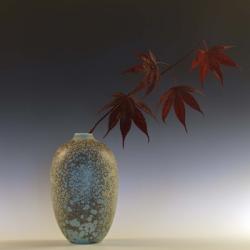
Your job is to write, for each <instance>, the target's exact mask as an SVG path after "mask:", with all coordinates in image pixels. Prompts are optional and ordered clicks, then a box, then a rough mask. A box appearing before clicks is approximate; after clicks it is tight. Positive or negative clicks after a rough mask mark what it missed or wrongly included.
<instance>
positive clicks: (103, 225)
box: [51, 133, 118, 244]
mask: <svg viewBox="0 0 250 250" xmlns="http://www.w3.org/2000/svg"><path fill="white" fill-rule="evenodd" d="M51 191H52V200H53V207H54V212H55V216H56V219H57V222H58V224H59V227H60V228H61V230H62V232H63V234H64V235H65V237H66V238H67V239H68V240H69V241H70V242H72V243H77V244H88V243H95V242H99V241H101V240H102V239H103V238H104V237H105V236H106V234H107V233H108V231H109V228H110V226H111V224H112V221H113V217H114V213H115V209H116V202H117V192H118V172H117V164H116V160H115V157H114V155H113V153H112V151H111V150H110V149H108V148H107V146H106V145H105V144H103V143H100V142H99V141H97V140H96V139H94V137H93V136H92V134H87V133H86V134H75V136H74V137H73V139H72V140H70V141H69V142H68V143H66V144H64V145H62V146H61V147H59V149H58V150H57V151H56V153H55V155H54V158H53V161H52V167H51Z"/></svg>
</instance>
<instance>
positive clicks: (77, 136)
mask: <svg viewBox="0 0 250 250" xmlns="http://www.w3.org/2000/svg"><path fill="white" fill-rule="evenodd" d="M85 139H94V135H93V134H92V133H74V136H73V140H85Z"/></svg>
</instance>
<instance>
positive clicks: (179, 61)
mask: <svg viewBox="0 0 250 250" xmlns="http://www.w3.org/2000/svg"><path fill="white" fill-rule="evenodd" d="M199 44H200V42H199ZM199 44H198V45H199ZM198 45H197V46H195V47H194V48H193V49H191V50H190V51H188V53H186V54H185V55H184V56H183V57H181V58H180V59H179V60H177V61H176V62H175V63H173V64H171V65H169V66H168V67H167V68H166V69H165V70H163V71H162V72H161V73H160V74H161V75H164V74H165V73H167V72H168V71H170V70H171V69H173V68H174V67H176V66H177V65H179V64H180V63H182V62H183V61H184V60H185V59H186V58H188V57H189V56H190V55H191V54H192V53H193V52H194V51H195V50H196V49H197V47H198ZM142 88H143V82H141V84H140V85H139V86H137V87H136V88H135V89H133V90H132V91H130V92H128V94H127V95H128V96H131V95H135V94H136V93H137V92H139V91H140V90H142ZM112 111H113V109H110V110H109V111H108V112H107V113H105V114H104V115H103V116H102V117H101V118H100V119H99V120H98V121H97V122H96V123H95V124H94V126H93V127H92V128H91V129H90V130H89V133H93V131H94V130H95V129H96V127H97V126H98V125H99V124H100V123H101V122H102V121H103V120H104V119H105V118H106V117H107V116H108V115H109V114H110V113H111V112H112Z"/></svg>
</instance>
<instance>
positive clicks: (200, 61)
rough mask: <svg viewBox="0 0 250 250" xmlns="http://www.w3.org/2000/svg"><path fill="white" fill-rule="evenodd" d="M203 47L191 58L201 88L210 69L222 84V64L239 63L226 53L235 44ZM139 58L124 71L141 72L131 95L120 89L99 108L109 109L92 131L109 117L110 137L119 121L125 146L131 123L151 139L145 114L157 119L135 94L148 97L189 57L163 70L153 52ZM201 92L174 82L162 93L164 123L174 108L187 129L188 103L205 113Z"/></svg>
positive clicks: (231, 64) (233, 65)
mask: <svg viewBox="0 0 250 250" xmlns="http://www.w3.org/2000/svg"><path fill="white" fill-rule="evenodd" d="M204 47H205V48H202V49H200V48H199V49H198V50H197V51H196V56H195V58H194V59H193V61H192V64H191V69H192V70H194V69H196V68H197V67H199V80H200V83H201V86H202V88H203V85H204V82H205V78H206V77H207V75H208V73H209V72H210V73H212V74H213V75H214V76H215V77H216V79H218V80H219V81H220V83H221V85H223V82H224V80H223V73H222V70H221V65H224V66H229V67H238V64H236V63H235V62H234V61H233V60H232V59H231V58H230V57H229V56H227V55H226V54H225V50H227V49H230V48H232V46H228V45H217V46H213V47H210V48H208V47H207V46H206V43H205V46H204ZM192 51H193V50H192ZM192 51H191V52H192ZM187 55H189V54H187ZM137 59H138V60H139V61H140V63H138V64H136V65H134V66H132V67H130V68H128V69H127V70H125V71H123V73H136V74H137V73H142V75H143V76H142V79H141V80H140V81H139V83H138V84H137V85H136V86H135V88H134V89H133V90H132V91H130V92H129V93H128V94H124V93H121V92H119V93H115V94H113V97H112V100H111V102H109V103H108V104H106V105H105V106H104V107H103V108H102V109H101V110H100V111H101V112H103V111H106V113H105V114H104V115H103V117H101V119H100V120H98V121H97V123H96V124H95V125H94V127H93V128H92V129H91V130H90V132H91V133H92V132H93V131H94V129H95V128H96V126H97V125H98V124H99V123H100V122H101V121H102V120H103V119H104V118H106V117H107V116H108V130H107V132H106V134H105V135H104V137H105V136H107V135H108V134H109V132H110V131H111V130H112V129H113V128H114V127H115V126H116V125H117V124H118V122H119V124H120V131H121V134H122V145H123V147H124V142H125V138H126V136H127V135H128V133H129V131H130V129H131V125H132V123H134V124H135V126H136V127H137V128H138V129H140V130H141V131H142V132H143V133H144V134H145V135H146V136H147V138H148V141H149V134H148V128H147V122H146V119H145V117H144V113H145V114H148V115H150V116H152V117H154V118H156V116H155V114H154V113H153V112H152V110H151V109H150V108H149V107H148V106H147V105H146V104H145V103H144V102H142V101H140V100H138V99H137V98H136V97H135V96H136V95H137V94H138V93H139V92H141V91H144V92H145V96H147V95H149V94H150V93H151V92H152V91H153V90H154V89H155V87H156V86H157V85H158V84H159V82H160V80H161V78H162V75H164V74H165V73H166V72H168V71H170V70H171V69H172V68H173V67H175V66H177V65H178V64H179V63H181V62H182V61H183V60H184V59H186V58H185V57H184V58H182V59H181V60H178V61H177V62H176V63H174V64H172V65H168V66H167V68H165V69H164V70H163V71H160V64H161V62H158V61H157V58H156V56H155V55H154V54H153V52H152V51H148V52H147V53H141V54H139V55H138V56H137ZM201 93H202V92H201V90H199V89H197V88H194V87H191V86H188V85H175V86H172V87H170V88H169V89H167V90H166V91H165V92H164V93H163V94H162V95H161V96H160V104H161V105H162V111H161V118H162V120H163V122H166V119H167V117H168V114H169V112H170V110H171V108H173V110H174V113H175V115H176V117H177V119H178V120H179V122H180V123H181V124H182V125H183V126H184V128H185V130H186V132H187V126H186V106H189V107H191V108H192V109H193V110H196V111H198V112H200V113H202V114H203V112H202V110H201V108H200V105H199V103H198V102H197V101H196V99H195V98H194V96H193V95H194V94H201Z"/></svg>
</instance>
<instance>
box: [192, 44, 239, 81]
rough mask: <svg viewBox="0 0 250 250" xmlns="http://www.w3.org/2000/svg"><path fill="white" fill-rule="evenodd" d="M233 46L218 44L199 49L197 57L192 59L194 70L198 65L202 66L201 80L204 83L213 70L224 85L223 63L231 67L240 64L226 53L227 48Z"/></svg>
mask: <svg viewBox="0 0 250 250" xmlns="http://www.w3.org/2000/svg"><path fill="white" fill-rule="evenodd" d="M232 47H233V46H229V45H217V46H213V47H211V48H206V49H199V50H198V51H197V53H196V57H195V59H194V60H193V61H192V70H193V69H195V68H196V67H198V66H199V67H200V82H201V84H202V85H203V83H204V80H205V78H206V76H207V74H208V72H209V71H211V72H212V73H213V74H214V75H215V77H216V78H217V79H218V80H219V81H220V83H221V85H223V73H222V70H221V65H225V66H229V67H237V66H238V64H236V63H235V62H234V61H233V60H232V59H231V58H230V57H229V56H227V55H226V54H225V50H227V49H230V48H232Z"/></svg>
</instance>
